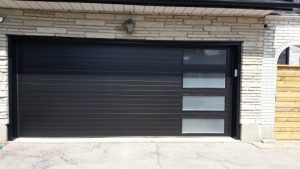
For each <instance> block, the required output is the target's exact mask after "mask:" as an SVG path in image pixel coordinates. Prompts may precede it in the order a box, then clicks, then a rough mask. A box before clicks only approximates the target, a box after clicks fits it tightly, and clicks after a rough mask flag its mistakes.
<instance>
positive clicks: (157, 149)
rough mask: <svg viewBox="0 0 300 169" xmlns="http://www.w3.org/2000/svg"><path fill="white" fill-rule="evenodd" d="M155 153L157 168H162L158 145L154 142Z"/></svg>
mask: <svg viewBox="0 0 300 169" xmlns="http://www.w3.org/2000/svg"><path fill="white" fill-rule="evenodd" d="M155 147H156V148H155V154H156V162H157V165H158V166H159V169H162V168H163V167H162V165H161V163H160V153H159V145H158V144H157V143H155Z"/></svg>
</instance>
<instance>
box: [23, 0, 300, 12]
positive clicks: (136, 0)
mask: <svg viewBox="0 0 300 169" xmlns="http://www.w3.org/2000/svg"><path fill="white" fill-rule="evenodd" d="M26 1H27V0H26ZM32 1H48V2H78V3H104V4H124V5H145V6H181V7H213V8H245V9H270V10H291V9H292V8H300V3H295V2H292V1H284V0H32Z"/></svg>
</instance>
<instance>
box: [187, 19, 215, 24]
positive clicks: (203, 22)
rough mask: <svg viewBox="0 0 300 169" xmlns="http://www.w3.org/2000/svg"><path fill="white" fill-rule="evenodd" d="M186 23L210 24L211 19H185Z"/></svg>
mask: <svg viewBox="0 0 300 169" xmlns="http://www.w3.org/2000/svg"><path fill="white" fill-rule="evenodd" d="M184 24H190V25H210V24H211V20H203V19H185V20H184Z"/></svg>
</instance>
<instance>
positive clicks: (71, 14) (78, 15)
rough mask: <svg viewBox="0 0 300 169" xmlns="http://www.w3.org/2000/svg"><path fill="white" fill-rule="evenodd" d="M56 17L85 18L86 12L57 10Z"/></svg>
mask: <svg viewBox="0 0 300 169" xmlns="http://www.w3.org/2000/svg"><path fill="white" fill-rule="evenodd" d="M55 17H58V18H84V13H74V12H56V13H55Z"/></svg>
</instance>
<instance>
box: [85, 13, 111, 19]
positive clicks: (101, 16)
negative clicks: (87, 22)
mask: <svg viewBox="0 0 300 169" xmlns="http://www.w3.org/2000/svg"><path fill="white" fill-rule="evenodd" d="M85 17H86V18H87V19H101V20H102V19H107V20H109V19H115V15H113V14H102V13H87V14H86V15H85Z"/></svg>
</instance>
